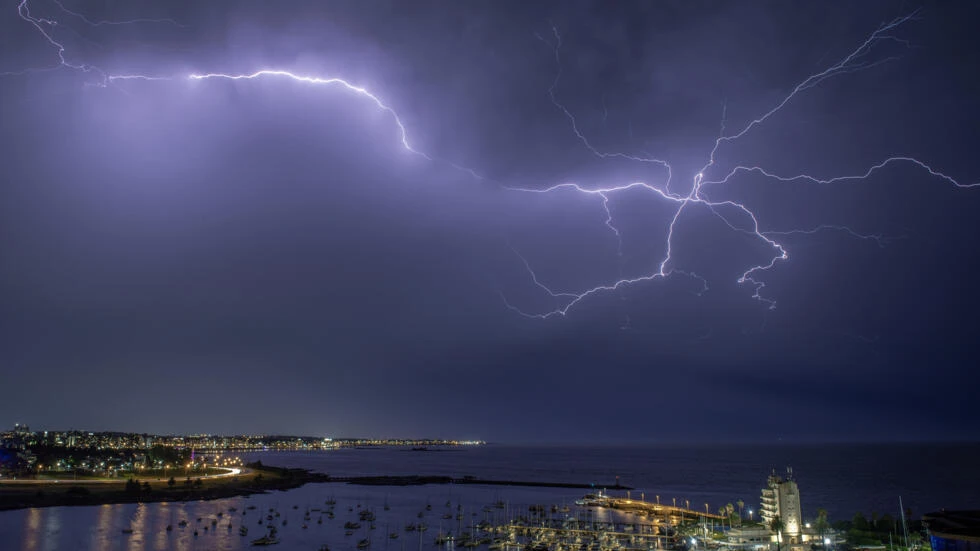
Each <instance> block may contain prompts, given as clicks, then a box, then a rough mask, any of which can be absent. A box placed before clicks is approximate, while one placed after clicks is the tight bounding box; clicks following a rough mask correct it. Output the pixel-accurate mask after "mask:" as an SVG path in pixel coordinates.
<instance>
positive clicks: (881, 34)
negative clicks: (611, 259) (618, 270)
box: [507, 12, 980, 318]
mask: <svg viewBox="0 0 980 551" xmlns="http://www.w3.org/2000/svg"><path fill="white" fill-rule="evenodd" d="M916 15H917V12H913V13H911V14H909V15H905V16H902V17H897V18H895V19H892V20H891V21H888V22H887V23H884V24H882V25H881V26H879V27H878V28H877V29H876V30H875V31H874V32H872V33H871V34H870V35H869V36H868V37H867V38H866V39H865V40H864V42H862V43H861V44H860V45H859V46H858V47H857V48H855V49H854V50H852V51H851V52H850V53H848V54H847V55H846V56H844V57H843V58H841V59H840V60H839V61H838V62H837V63H835V64H833V65H831V66H830V67H827V68H826V69H824V70H823V71H820V72H818V73H815V74H812V75H810V76H808V77H807V78H805V79H804V80H802V81H801V82H800V83H799V84H797V85H796V86H795V87H794V88H793V89H792V90H791V91H790V92H789V93H788V94H787V95H786V96H785V97H783V99H782V100H781V101H779V102H778V103H777V104H776V105H775V106H774V107H772V108H771V109H770V110H769V111H766V112H765V113H764V114H762V115H761V116H759V117H757V118H755V119H753V120H751V121H749V122H748V124H746V125H745V126H744V127H742V129H741V130H739V131H738V132H735V133H733V134H725V124H726V119H727V117H726V113H727V104H726V105H725V107H724V108H723V113H722V125H721V132H720V134H719V137H718V138H717V139H716V140H715V142H714V145H713V147H712V149H711V151H710V153H709V155H708V160H707V162H706V163H705V165H704V166H703V167H702V168H701V170H699V171H698V173H697V174H696V175H695V176H694V178H693V182H692V185H691V189H690V192H689V193H688V194H687V195H684V196H682V195H678V194H676V193H673V192H671V191H670V187H669V185H670V176H671V165H670V163H669V162H667V161H665V160H661V159H656V158H653V157H637V156H633V155H628V154H625V153H608V152H602V151H599V150H598V149H597V148H596V147H594V146H593V145H592V144H591V142H590V141H589V140H588V138H587V137H586V136H585V135H584V134H583V133H582V131H581V130H580V129H579V125H578V123H577V122H576V120H575V116H574V115H573V114H572V113H571V112H570V111H569V110H568V109H567V108H566V107H565V106H564V105H563V104H561V103H560V102H559V101H558V100H557V97H556V92H555V89H556V88H557V86H558V83H559V79H560V77H561V58H560V55H559V51H560V48H561V35H560V33H559V31H558V29H557V27H555V26H552V32H553V34H554V36H555V42H554V44H550V43H549V45H550V46H552V47H553V48H554V55H555V61H556V63H557V64H558V70H557V76H556V77H555V80H554V81H553V82H552V85H551V87H550V88H549V89H548V95H549V97H550V99H551V101H552V103H553V104H554V105H555V106H556V107H557V108H558V109H559V110H560V111H561V112H562V114H563V115H564V116H565V117H566V118H567V119H568V120H569V121H570V123H571V125H572V131H573V132H574V134H575V136H576V137H577V138H578V139H579V140H580V141H581V142H582V143H583V145H585V147H586V148H587V149H588V150H589V151H590V152H592V153H593V154H594V155H596V156H597V157H600V158H610V157H619V158H622V159H628V160H632V161H639V162H648V163H656V164H659V165H661V166H663V167H664V168H665V170H666V172H667V177H666V179H665V182H664V184H663V185H662V187H658V186H656V185H653V184H648V183H643V182H633V183H629V184H624V185H618V186H610V187H594V188H593V187H588V186H582V185H580V184H577V183H576V184H571V183H566V184H559V185H555V186H551V187H547V188H544V189H525V188H518V189H519V190H520V191H526V192H535V193H553V192H559V191H570V192H576V193H581V194H589V195H598V196H599V197H600V198H601V200H602V208H603V209H604V211H605V213H606V221H605V223H606V226H608V227H609V228H610V229H611V230H612V231H614V232H615V234H616V236H617V239H619V238H620V235H619V231H618V230H617V229H616V227H615V226H614V225H613V223H612V216H611V213H610V211H609V199H610V197H611V196H612V195H614V194H616V193H619V192H623V191H626V190H629V189H636V188H642V189H645V190H647V191H650V192H652V193H653V194H654V195H656V196H657V197H659V198H660V199H662V200H664V201H668V202H671V203H674V204H676V205H677V209H676V210H675V211H674V215H673V217H672V218H671V220H670V224H669V225H668V227H667V232H666V237H665V249H666V253H665V255H664V257H663V259H661V261H660V262H659V263H658V265H657V267H656V270H654V271H651V272H648V273H646V274H643V275H640V276H638V277H632V278H621V279H619V280H617V281H614V282H612V283H607V284H602V285H598V286H595V287H592V288H589V289H586V290H584V291H581V292H578V293H575V294H574V296H572V297H570V298H569V300H568V301H567V302H566V303H565V304H564V305H561V306H560V307H557V308H555V309H552V310H550V311H546V312H540V313H529V312H525V311H522V310H519V309H516V308H514V307H513V306H512V305H510V304H509V303H508V304H507V306H508V307H509V308H511V309H514V310H516V311H518V312H519V313H521V314H522V315H524V316H527V317H531V318H549V317H553V316H564V315H566V314H567V313H568V312H569V310H570V309H572V308H573V307H575V306H576V305H578V304H579V303H580V302H581V301H582V300H584V299H586V298H588V297H591V296H593V295H597V294H600V293H603V292H607V291H610V290H615V289H620V288H622V287H624V286H628V285H633V284H636V283H641V282H646V281H651V280H654V279H664V278H666V277H668V276H669V275H671V273H673V272H677V273H681V274H687V272H684V271H682V270H679V269H677V268H676V267H672V266H671V264H672V253H673V248H674V242H673V241H674V240H673V236H674V230H675V227H676V225H677V223H678V220H679V219H680V217H681V215H682V213H683V212H684V210H685V209H686V208H691V207H696V206H703V207H706V208H708V209H709V210H710V211H711V212H712V213H713V214H715V215H716V216H717V217H718V218H720V219H721V220H722V221H723V222H724V223H725V224H726V225H727V226H728V227H730V228H731V229H732V230H734V231H738V232H741V233H745V234H748V235H751V236H753V237H754V238H756V239H758V240H761V241H762V242H763V243H764V244H766V245H767V246H769V247H770V248H771V249H772V250H773V253H774V254H773V256H772V257H770V259H769V261H767V262H765V263H762V264H758V265H753V266H750V267H749V268H748V269H746V270H745V271H744V272H743V273H742V275H741V276H740V277H739V278H738V280H737V282H738V283H739V284H747V285H749V286H751V287H752V289H753V294H752V297H753V298H755V299H757V300H759V301H761V302H763V303H764V304H766V305H768V307H769V308H770V309H771V308H775V306H776V302H775V301H774V300H773V299H771V298H767V297H765V296H763V294H762V290H763V289H764V288H765V283H764V282H763V281H761V280H760V279H758V276H759V274H760V273H762V272H765V271H767V270H769V269H771V268H773V267H774V266H775V265H776V264H777V263H778V262H780V261H783V260H787V259H788V258H789V253H788V251H787V249H786V247H785V246H784V245H783V244H781V243H780V242H778V241H776V239H775V237H776V236H784V235H792V234H807V235H809V234H815V233H818V232H821V231H827V230H834V231H840V232H844V233H846V234H849V235H851V236H853V237H855V238H858V239H865V240H871V241H874V242H875V243H877V244H878V245H879V246H883V245H884V244H885V243H886V241H887V239H886V238H885V237H884V236H882V235H877V234H863V233H859V232H857V231H855V230H853V229H851V228H849V227H847V226H837V225H830V224H822V225H819V226H817V227H815V228H809V229H791V230H781V231H777V230H763V229H761V227H760V223H759V220H758V217H757V216H756V214H755V213H754V212H753V211H751V210H750V209H749V208H748V207H747V206H745V205H744V204H742V203H739V202H736V201H713V200H711V199H710V198H709V197H708V196H707V195H706V194H705V193H704V190H705V187H706V186H709V185H718V184H724V183H727V182H728V181H729V180H731V179H732V178H733V177H734V176H736V175H737V174H739V173H744V172H756V173H759V174H761V175H763V176H765V177H767V178H771V179H773V180H777V181H781V182H794V181H810V182H813V183H819V184H835V183H840V182H847V181H859V180H864V179H866V178H868V177H869V176H871V174H873V173H874V172H875V171H877V170H880V169H882V168H884V167H885V166H886V165H889V164H892V163H911V164H913V165H915V166H918V167H919V168H921V169H923V170H925V171H926V172H928V173H929V174H930V175H931V176H933V177H936V178H939V179H941V180H944V181H946V182H947V183H949V184H951V185H953V186H956V187H961V188H969V187H974V186H978V185H980V182H978V183H973V184H963V183H960V182H958V181H956V180H955V179H954V178H952V177H950V176H948V175H946V174H944V173H942V172H940V171H938V170H935V169H933V168H932V167H931V166H929V165H928V164H926V163H925V162H923V161H920V160H918V159H915V158H913V157H907V156H894V157H889V158H888V159H885V160H884V161H882V162H881V163H878V164H876V165H874V166H872V167H870V168H869V169H868V170H867V171H865V172H864V173H863V174H860V175H852V176H836V177H830V178H818V177H815V176H811V175H807V174H801V175H797V176H791V177H783V176H778V175H775V174H773V173H771V172H769V171H767V170H765V169H763V168H761V167H745V166H737V167H735V168H734V169H732V170H731V171H730V172H729V173H728V174H727V175H726V176H724V177H723V178H721V179H718V180H707V179H706V175H707V174H709V173H710V172H711V170H712V169H713V168H714V167H715V157H716V154H717V152H718V149H719V148H720V147H721V145H722V144H724V143H729V142H734V141H736V140H738V139H740V138H742V137H743V136H745V135H746V134H748V133H749V132H750V131H751V130H752V129H753V128H755V127H757V126H759V125H762V124H763V123H765V122H766V121H767V120H768V119H769V118H771V117H773V116H775V115H777V114H778V113H779V112H780V111H781V110H782V109H783V108H784V107H785V106H786V105H787V104H789V103H790V102H791V101H792V100H793V98H795V97H796V96H797V95H798V94H800V93H802V92H804V91H806V90H809V89H811V88H814V87H815V86H817V85H819V84H820V83H821V82H823V81H824V80H826V79H829V78H832V77H835V76H838V75H843V74H848V73H853V72H856V71H861V70H866V69H870V68H872V67H875V66H878V65H880V64H882V63H887V62H890V61H893V60H895V59H897V58H895V57H887V58H884V59H879V60H867V58H868V57H869V55H870V53H871V51H872V49H873V48H874V47H875V45H876V44H878V43H880V42H882V41H893V42H898V43H900V44H904V45H906V46H908V45H909V42H908V41H906V40H904V39H901V38H898V37H896V36H893V35H891V34H889V33H891V32H892V31H895V30H897V29H898V28H899V27H900V26H901V25H903V24H904V23H906V22H908V21H910V20H912V19H914V18H915V17H916ZM538 38H539V39H541V40H542V41H544V42H546V43H548V41H546V40H544V39H543V38H541V37H540V36H538ZM722 210H728V211H734V212H735V213H738V214H740V215H742V217H743V218H745V219H746V220H748V221H750V223H749V227H744V226H739V225H737V224H735V223H733V222H732V221H731V220H730V218H729V217H728V216H727V215H725V214H723V213H722ZM620 243H621V241H620ZM620 246H621V245H620ZM525 265H526V266H527V269H528V272H529V273H530V274H531V277H532V279H533V281H534V283H535V285H536V286H538V287H544V288H545V290H546V291H547V292H548V293H549V294H551V296H552V297H555V298H558V297H559V295H556V294H555V293H554V292H553V291H551V289H550V288H548V287H547V286H546V285H545V284H543V283H542V282H541V281H540V279H539V277H538V275H537V274H536V273H535V272H534V271H533V269H531V267H530V265H529V264H527V263H526V262H525ZM687 275H693V274H687ZM694 277H697V276H694ZM698 279H699V280H701V282H702V283H703V284H704V290H705V291H706V290H707V289H708V288H707V282H706V281H704V279H702V278H698ZM567 295H568V293H567V292H566V293H561V295H560V296H566V297H567Z"/></svg>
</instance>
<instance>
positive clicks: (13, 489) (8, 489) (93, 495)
mask: <svg viewBox="0 0 980 551" xmlns="http://www.w3.org/2000/svg"><path fill="white" fill-rule="evenodd" d="M247 467H248V471H246V472H243V473H240V474H234V475H221V476H210V477H200V478H195V479H192V480H194V482H193V483H192V484H190V485H187V484H185V483H184V482H180V483H178V484H175V485H174V486H173V487H168V486H166V485H161V484H160V483H159V481H158V479H138V478H137V479H135V480H137V482H138V486H137V488H138V489H134V488H127V482H128V480H129V479H122V480H118V481H106V480H89V481H82V480H80V481H37V480H30V481H27V480H25V481H24V482H23V483H22V484H18V483H16V482H8V483H5V484H3V485H0V511H13V510H17V509H29V508H34V507H72V506H86V505H110V504H116V503H162V502H185V501H198V500H208V501H210V500H215V499H225V498H229V497H238V496H249V495H252V494H261V493H266V492H269V491H273V490H291V489H294V488H299V487H300V486H303V485H305V484H308V483H311V482H327V481H328V480H329V477H328V476H326V475H323V474H319V473H314V472H311V471H308V470H306V469H287V468H281V467H269V466H264V465H261V464H260V463H259V464H250V465H248V466H247ZM198 481H200V482H198ZM144 482H154V483H155V484H156V485H155V486H153V485H151V487H150V489H149V491H146V490H145V489H144V488H143V487H142V484H143V483H144Z"/></svg>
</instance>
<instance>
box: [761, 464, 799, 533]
mask: <svg viewBox="0 0 980 551" xmlns="http://www.w3.org/2000/svg"><path fill="white" fill-rule="evenodd" d="M759 516H761V517H762V519H763V522H765V525H766V526H767V527H768V526H769V525H770V524H771V523H772V520H773V519H774V518H775V517H776V516H779V518H780V520H782V522H783V529H782V541H783V543H788V544H790V547H792V545H793V544H798V543H802V542H803V540H804V538H803V513H802V511H801V510H800V489H799V487H798V486H797V485H796V481H795V480H793V469H792V468H791V467H790V468H787V469H786V477H785V478H783V477H781V476H778V475H777V474H776V470H775V469H773V471H772V474H771V475H769V480H768V484H767V487H766V488H763V489H762V507H760V508H759Z"/></svg>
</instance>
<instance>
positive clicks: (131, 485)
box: [126, 478, 140, 494]
mask: <svg viewBox="0 0 980 551" xmlns="http://www.w3.org/2000/svg"><path fill="white" fill-rule="evenodd" d="M126 493H127V494H138V493H140V483H139V482H136V479H135V478H130V479H129V480H127V481H126Z"/></svg>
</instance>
